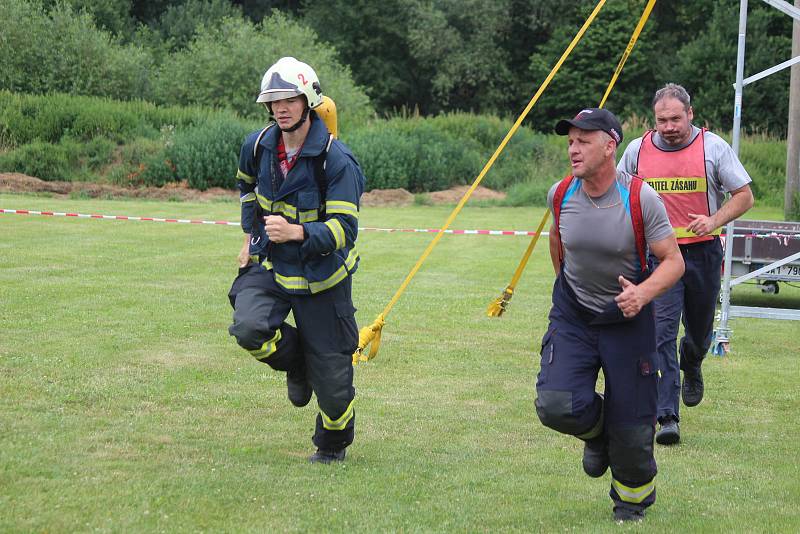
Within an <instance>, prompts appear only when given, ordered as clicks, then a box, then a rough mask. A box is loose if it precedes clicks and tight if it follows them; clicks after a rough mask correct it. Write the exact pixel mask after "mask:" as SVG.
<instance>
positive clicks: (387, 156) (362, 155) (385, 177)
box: [345, 113, 561, 192]
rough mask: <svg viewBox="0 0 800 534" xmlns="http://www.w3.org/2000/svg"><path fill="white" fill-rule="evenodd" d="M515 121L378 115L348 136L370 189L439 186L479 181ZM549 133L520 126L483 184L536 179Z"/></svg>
mask: <svg viewBox="0 0 800 534" xmlns="http://www.w3.org/2000/svg"><path fill="white" fill-rule="evenodd" d="M511 126H512V123H511V122H510V121H503V120H501V119H498V118H496V117H488V116H481V115H470V114H467V113H456V114H449V115H442V116H438V117H433V118H420V117H395V118H392V119H389V120H387V121H374V122H372V123H370V124H369V125H367V126H365V127H363V128H361V129H360V130H358V131H357V132H354V133H353V134H346V135H345V140H346V141H347V142H348V143H349V144H350V146H351V148H352V149H353V152H354V153H355V154H356V156H357V158H358V160H359V162H361V164H362V166H363V167H364V172H365V174H366V176H367V189H380V188H387V187H404V188H406V189H409V190H411V191H413V192H422V191H435V190H439V189H447V188H449V187H452V186H454V185H460V184H471V183H472V182H474V180H475V179H476V178H477V177H478V174H479V173H480V171H481V170H482V169H483V167H484V166H485V165H486V163H487V162H488V160H489V158H490V157H491V155H492V154H493V153H494V151H495V150H496V148H497V146H498V145H499V144H500V142H501V141H502V139H503V138H504V137H505V135H506V134H507V133H508V131H509V129H510V128H511ZM544 139H546V136H543V135H539V134H535V133H533V132H532V131H530V130H529V129H527V128H519V129H518V130H517V132H516V133H515V135H514V137H512V138H511V140H510V141H509V143H508V144H507V145H506V147H505V149H504V150H503V152H502V153H501V154H500V156H499V157H498V158H497V159H496V161H495V163H494V164H493V166H492V168H491V169H490V170H489V172H488V173H487V174H486V175H485V176H484V178H483V181H482V182H481V183H482V185H485V186H486V187H491V188H495V189H507V188H509V187H510V186H511V185H512V184H515V183H520V182H525V181H527V180H531V179H534V178H535V174H536V172H537V169H538V168H539V167H538V165H537V163H536V162H537V159H539V158H542V157H544V155H545V151H544V146H545V142H544ZM559 174H561V171H559ZM550 178H552V179H553V180H555V177H548V180H549V179H550ZM551 183H552V182H551Z"/></svg>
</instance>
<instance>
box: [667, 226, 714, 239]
mask: <svg viewBox="0 0 800 534" xmlns="http://www.w3.org/2000/svg"><path fill="white" fill-rule="evenodd" d="M673 229H674V230H675V238H676V239H680V238H682V237H699V236H698V235H697V234H696V233H694V232H692V231H691V230H687V229H686V227H681V226H678V227H674V228H673ZM721 233H722V227H720V228H717V229H716V230H714V231H713V232H711V233H710V234H708V235H720V234H721Z"/></svg>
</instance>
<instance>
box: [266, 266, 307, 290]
mask: <svg viewBox="0 0 800 534" xmlns="http://www.w3.org/2000/svg"><path fill="white" fill-rule="evenodd" d="M273 271H274V269H273ZM275 281H276V282H277V283H278V284H279V285H281V286H283V287H284V288H286V289H308V280H306V279H305V278H304V277H302V276H283V275H282V274H278V273H275Z"/></svg>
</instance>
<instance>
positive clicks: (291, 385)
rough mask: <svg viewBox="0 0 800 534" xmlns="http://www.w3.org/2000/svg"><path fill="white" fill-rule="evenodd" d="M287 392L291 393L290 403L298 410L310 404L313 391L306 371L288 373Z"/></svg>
mask: <svg viewBox="0 0 800 534" xmlns="http://www.w3.org/2000/svg"><path fill="white" fill-rule="evenodd" d="M286 390H287V391H288V393H289V401H290V402H291V403H292V404H294V405H295V406H297V407H298V408H302V407H303V406H305V405H306V404H308V402H309V401H310V400H311V392H312V391H311V384H310V383H309V381H308V378H307V377H306V373H305V369H300V370H294V371H287V372H286Z"/></svg>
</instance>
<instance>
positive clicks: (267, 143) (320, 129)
mask: <svg viewBox="0 0 800 534" xmlns="http://www.w3.org/2000/svg"><path fill="white" fill-rule="evenodd" d="M309 118H310V120H311V128H309V130H308V135H306V139H305V141H304V142H303V148H302V149H301V150H300V154H299V155H298V161H297V162H296V163H295V166H294V167H293V168H292V171H290V173H292V179H291V180H289V179H287V180H283V183H282V184H281V186H280V188H279V189H278V191H277V193H276V194H275V198H274V199H273V200H275V201H278V200H282V199H284V198H286V197H288V196H289V195H291V194H292V193H294V192H295V191H298V190H300V189H303V188H304V187H306V186H308V185H309V184H312V183H313V184H314V188H316V187H317V184H316V179H315V178H314V176H313V174H308V173H303V174H302V175H300V176H298V173H297V172H296V171H301V168H302V167H304V165H303V162H302V159H304V158H306V159H308V158H314V157H316V156H319V155H320V154H322V152H323V150H325V147H326V146H327V144H328V136H329V135H330V134H329V133H328V128H327V127H326V126H325V123H324V122H323V121H322V120H321V119H320V118H319V117H317V114H316V113H314V112H313V111H311V112H310V113H309ZM278 135H280V129H278V128H270V129H269V130H268V131H267V133H266V134H265V135H264V137H262V138H261V142H260V143H259V145H260V146H261V147H262V149H263V150H264V155H263V156H262V157H268V158H270V159H269V161H270V162H272V161H273V160H274V158H275V157H276V154H277V152H278ZM298 167H300V168H298ZM312 167H313V165H312ZM270 172H276V169H275V165H273V164H272V163H270ZM301 172H302V171H301ZM312 173H313V171H312Z"/></svg>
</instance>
